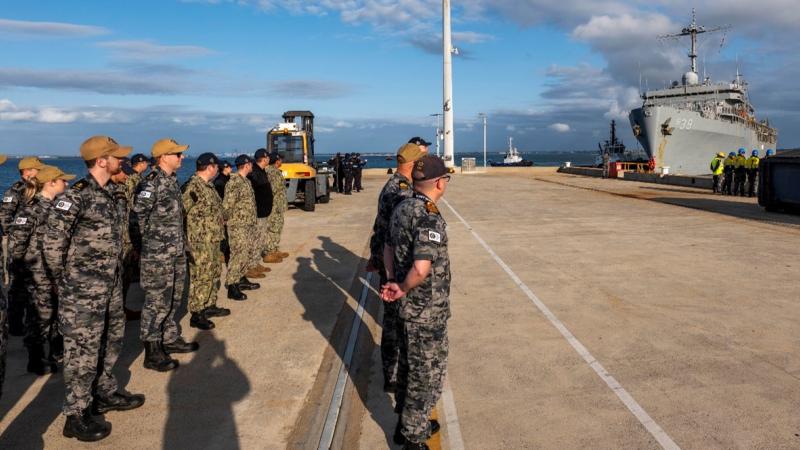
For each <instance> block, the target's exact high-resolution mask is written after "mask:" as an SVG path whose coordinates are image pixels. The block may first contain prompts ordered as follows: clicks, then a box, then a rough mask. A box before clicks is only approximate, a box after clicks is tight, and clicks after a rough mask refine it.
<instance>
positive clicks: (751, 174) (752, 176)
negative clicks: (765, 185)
mask: <svg viewBox="0 0 800 450" xmlns="http://www.w3.org/2000/svg"><path fill="white" fill-rule="evenodd" d="M757 178H758V169H748V170H747V195H749V196H750V197H752V196H754V195H755V194H756V179H757Z"/></svg>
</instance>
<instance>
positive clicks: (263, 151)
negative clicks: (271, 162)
mask: <svg viewBox="0 0 800 450" xmlns="http://www.w3.org/2000/svg"><path fill="white" fill-rule="evenodd" d="M268 157H269V154H268V153H267V149H265V148H260V149H258V150H256V153H255V154H254V155H253V159H255V160H256V161H258V160H259V159H261V158H268Z"/></svg>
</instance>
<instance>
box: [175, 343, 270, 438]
mask: <svg viewBox="0 0 800 450" xmlns="http://www.w3.org/2000/svg"><path fill="white" fill-rule="evenodd" d="M198 341H199V342H200V347H201V351H200V352H198V353H196V354H195V355H194V357H193V358H192V360H191V361H190V362H189V363H186V364H182V365H181V366H180V367H179V368H178V369H177V370H175V371H174V372H172V374H171V376H170V379H169V383H168V384H167V395H168V401H169V412H168V414H169V415H168V417H167V423H166V426H165V427H164V447H163V448H164V449H178V448H207V449H238V448H240V444H239V438H238V431H237V428H236V421H235V420H234V414H233V405H234V403H235V402H237V401H239V400H242V399H243V398H245V396H246V395H247V394H248V393H249V392H250V381H249V380H248V378H247V376H246V375H245V373H244V372H243V371H242V370H241V369H240V368H239V366H238V365H237V364H236V362H235V361H234V360H232V359H230V358H229V357H228V355H227V353H226V351H225V343H224V342H223V341H221V340H219V339H217V337H216V336H214V334H213V333H204V334H202V335H201V336H199V339H198ZM265 420H267V419H266V418H265Z"/></svg>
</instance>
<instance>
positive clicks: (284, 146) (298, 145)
mask: <svg viewBox="0 0 800 450" xmlns="http://www.w3.org/2000/svg"><path fill="white" fill-rule="evenodd" d="M298 119H299V120H298ZM267 150H268V151H270V152H274V151H277V152H278V153H279V154H280V155H281V158H282V159H283V164H282V165H281V170H282V171H283V178H284V179H285V180H286V197H287V200H288V201H289V203H295V204H297V206H298V207H300V208H301V209H303V210H305V211H314V207H315V205H316V204H317V203H328V202H329V201H330V199H331V192H330V179H331V175H332V174H331V173H330V171H329V170H328V168H327V167H326V166H325V165H324V164H319V163H317V161H316V160H315V159H314V114H312V113H311V111H286V112H285V113H283V123H279V124H277V125H275V127H274V128H272V129H271V130H269V131H268V132H267Z"/></svg>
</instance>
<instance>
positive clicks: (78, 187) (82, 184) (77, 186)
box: [72, 180, 89, 191]
mask: <svg viewBox="0 0 800 450" xmlns="http://www.w3.org/2000/svg"><path fill="white" fill-rule="evenodd" d="M88 185H89V183H88V182H86V180H79V181H78V182H76V183H75V184H73V185H72V190H73V191H82V190H83V189H84V188H85V187H86V186H88Z"/></svg>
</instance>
